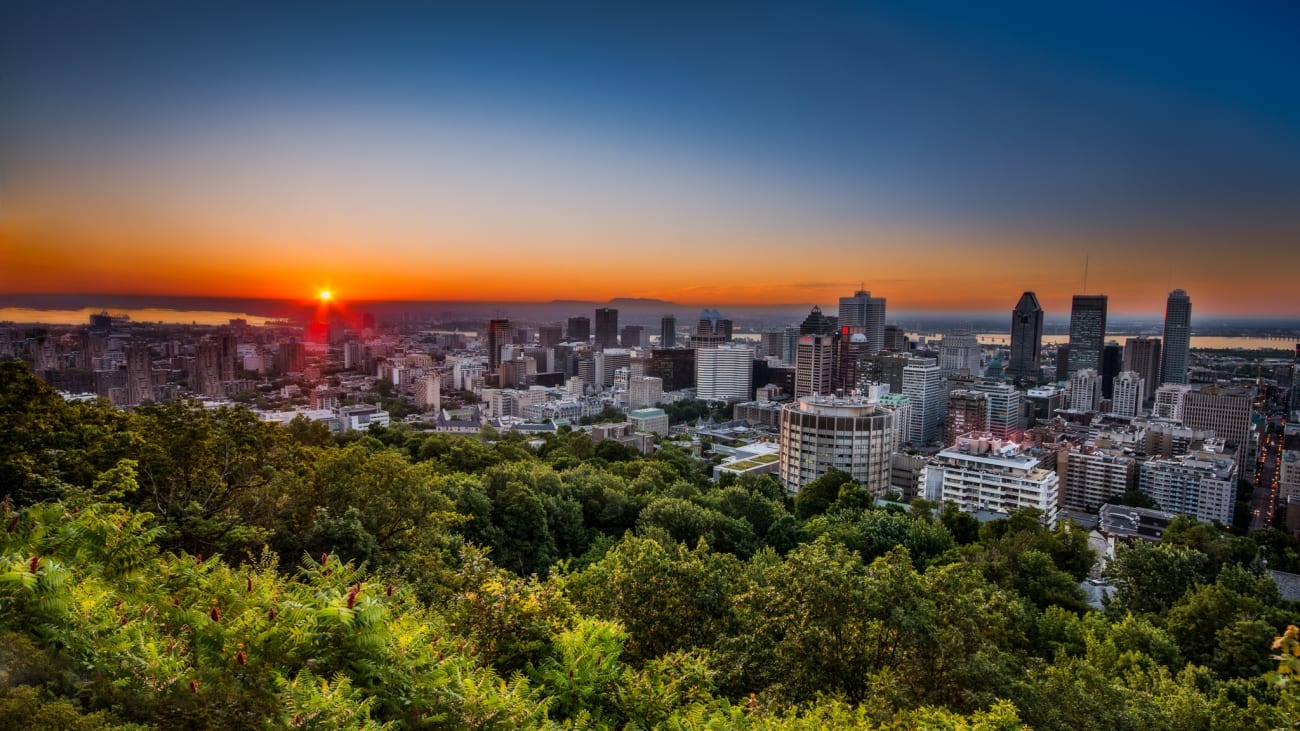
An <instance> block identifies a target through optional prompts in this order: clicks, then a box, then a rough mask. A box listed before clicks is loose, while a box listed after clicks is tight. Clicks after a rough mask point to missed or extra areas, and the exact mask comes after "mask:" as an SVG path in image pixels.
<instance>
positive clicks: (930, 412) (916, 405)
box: [903, 358, 947, 446]
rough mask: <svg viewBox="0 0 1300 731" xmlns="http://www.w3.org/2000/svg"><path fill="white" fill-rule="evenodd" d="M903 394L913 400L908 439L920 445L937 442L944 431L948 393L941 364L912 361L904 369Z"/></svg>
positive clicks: (933, 361)
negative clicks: (932, 441) (945, 404)
mask: <svg viewBox="0 0 1300 731" xmlns="http://www.w3.org/2000/svg"><path fill="white" fill-rule="evenodd" d="M903 395H905V396H908V397H909V398H911V400H912V423H911V424H909V425H908V432H907V440H908V441H909V442H911V443H912V445H913V446H920V445H922V444H925V443H926V442H929V441H931V440H933V439H938V438H939V437H940V436H941V435H942V430H943V409H944V401H945V397H946V395H947V394H946V393H945V390H944V385H943V374H942V373H941V372H940V371H939V362H938V361H937V360H935V359H934V358H911V359H909V360H908V362H907V365H906V366H904V367H903Z"/></svg>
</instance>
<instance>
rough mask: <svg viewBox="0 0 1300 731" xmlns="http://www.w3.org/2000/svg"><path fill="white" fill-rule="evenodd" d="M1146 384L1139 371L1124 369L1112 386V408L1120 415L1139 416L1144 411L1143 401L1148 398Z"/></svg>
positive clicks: (1112, 410) (1113, 411)
mask: <svg viewBox="0 0 1300 731" xmlns="http://www.w3.org/2000/svg"><path fill="white" fill-rule="evenodd" d="M1145 387H1146V384H1145V382H1144V381H1143V380H1142V375H1141V374H1140V373H1138V372H1137V371H1124V372H1123V373H1121V374H1119V375H1118V376H1115V382H1114V384H1113V386H1112V391H1113V393H1114V395H1113V396H1112V397H1111V406H1110V410H1111V412H1112V413H1114V414H1117V415H1119V416H1137V415H1139V414H1141V413H1142V402H1143V401H1145V400H1146V392H1145Z"/></svg>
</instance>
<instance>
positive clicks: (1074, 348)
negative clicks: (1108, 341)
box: [1068, 294, 1106, 375]
mask: <svg viewBox="0 0 1300 731" xmlns="http://www.w3.org/2000/svg"><path fill="white" fill-rule="evenodd" d="M1105 337H1106V295H1104V294H1076V295H1075V296H1074V305H1073V306H1072V307H1071V308H1070V352H1069V366H1068V368H1069V371H1068V375H1073V374H1074V372H1075V371H1078V370H1080V369H1083V368H1091V369H1092V370H1094V371H1097V372H1098V373H1101V348H1102V343H1103V342H1104V341H1105Z"/></svg>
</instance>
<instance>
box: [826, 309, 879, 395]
mask: <svg viewBox="0 0 1300 731" xmlns="http://www.w3.org/2000/svg"><path fill="white" fill-rule="evenodd" d="M871 352H872V347H871V342H870V340H869V339H868V338H867V335H866V334H865V333H853V334H851V335H850V334H849V328H848V327H847V326H843V327H841V328H840V343H839V353H838V354H837V355H836V357H837V358H838V359H839V362H838V363H837V364H836V367H835V373H834V377H835V390H836V391H840V392H843V393H844V394H845V395H848V394H850V393H852V392H853V391H854V390H856V389H862V390H865V388H866V385H867V379H866V368H864V366H865V365H866V363H867V360H868V358H870V357H871Z"/></svg>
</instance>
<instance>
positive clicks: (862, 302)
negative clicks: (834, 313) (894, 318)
mask: <svg viewBox="0 0 1300 731" xmlns="http://www.w3.org/2000/svg"><path fill="white" fill-rule="evenodd" d="M839 326H840V327H847V328H850V330H849V331H850V332H854V333H858V332H860V333H862V334H864V335H866V336H867V345H868V346H869V347H870V350H871V352H872V353H877V352H880V351H881V350H883V349H884V347H885V298H884V297H872V296H871V293H870V292H868V291H867V290H865V289H860V290H858V291H857V292H854V293H853V296H852V297H841V298H840V321H839Z"/></svg>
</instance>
